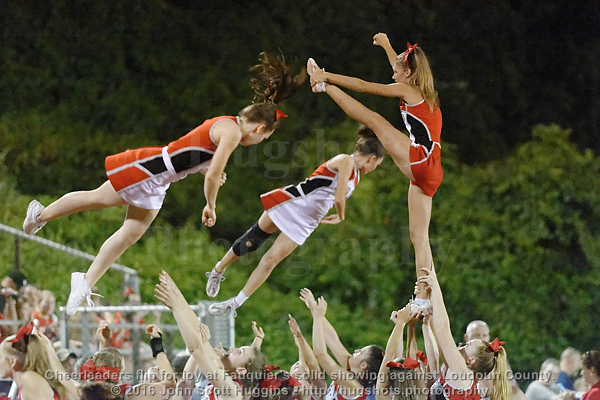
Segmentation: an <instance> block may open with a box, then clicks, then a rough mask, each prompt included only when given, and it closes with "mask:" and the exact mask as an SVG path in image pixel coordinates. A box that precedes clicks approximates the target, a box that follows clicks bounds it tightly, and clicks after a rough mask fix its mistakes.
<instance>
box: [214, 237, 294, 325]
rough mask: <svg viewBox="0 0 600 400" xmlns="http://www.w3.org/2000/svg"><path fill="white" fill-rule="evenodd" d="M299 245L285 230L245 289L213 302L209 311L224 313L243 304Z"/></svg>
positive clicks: (256, 269)
mask: <svg viewBox="0 0 600 400" xmlns="http://www.w3.org/2000/svg"><path fill="white" fill-rule="evenodd" d="M296 247H298V245H297V244H296V243H295V242H293V241H292V240H291V239H290V238H289V237H287V236H286V235H285V234H284V233H283V232H282V233H280V234H279V236H278V237H277V239H276V240H275V243H273V246H271V248H270V249H269V250H268V251H267V252H266V253H265V255H264V256H263V257H262V258H261V259H260V262H259V263H258V266H257V267H256V268H255V269H254V271H252V274H251V275H250V278H248V281H247V282H246V285H245V286H244V289H242V291H241V292H240V293H239V294H238V295H237V296H236V297H232V298H231V299H229V300H226V301H223V302H220V303H214V304H211V305H210V306H209V307H208V312H209V313H210V314H212V315H222V314H225V313H227V312H230V311H233V312H235V309H236V308H238V307H239V306H241V305H242V304H243V303H244V302H245V301H246V300H247V299H248V297H250V296H251V295H252V293H254V292H255V291H256V289H258V288H259V287H260V285H262V284H263V283H264V282H265V281H266V280H267V278H268V277H269V275H271V272H272V271H273V269H274V268H275V267H276V266H277V265H278V264H279V263H280V262H281V261H282V260H283V259H284V258H286V257H287V256H289V255H290V254H291V252H292V251H294V250H295V249H296Z"/></svg>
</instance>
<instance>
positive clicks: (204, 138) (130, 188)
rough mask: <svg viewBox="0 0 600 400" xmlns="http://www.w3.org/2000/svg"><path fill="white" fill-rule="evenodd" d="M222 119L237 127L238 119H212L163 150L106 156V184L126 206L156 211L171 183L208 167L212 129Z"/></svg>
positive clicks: (213, 142)
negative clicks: (117, 194) (235, 124)
mask: <svg viewBox="0 0 600 400" xmlns="http://www.w3.org/2000/svg"><path fill="white" fill-rule="evenodd" d="M224 120H231V121H234V122H236V123H237V124H239V119H238V117H231V116H224V117H215V118H211V119H207V120H206V121H204V123H202V125H200V126H198V127H196V128H195V129H193V130H192V131H190V132H189V133H187V134H186V135H185V136H182V137H180V138H179V139H177V140H175V141H173V142H171V143H169V144H168V145H166V146H164V147H142V148H139V149H134V150H127V151H125V152H123V153H119V154H115V155H112V156H108V157H106V160H105V167H106V175H107V176H108V179H109V180H110V183H111V184H112V186H113V188H114V189H115V190H116V191H117V192H118V193H119V195H121V197H122V198H123V199H124V200H125V201H126V202H127V203H129V204H132V205H134V206H136V207H140V208H144V209H148V210H155V209H160V208H161V206H162V202H163V200H164V197H165V194H166V192H167V189H168V188H169V186H170V184H171V183H172V182H176V181H178V180H181V179H183V178H185V177H186V176H188V175H189V174H194V173H196V172H198V171H200V170H201V169H206V168H208V166H209V165H210V161H211V160H212V157H213V155H214V153H215V151H216V150H217V144H216V143H215V140H214V139H213V130H214V128H215V126H216V125H217V124H218V123H219V122H221V121H224Z"/></svg>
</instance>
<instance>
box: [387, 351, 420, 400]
mask: <svg viewBox="0 0 600 400" xmlns="http://www.w3.org/2000/svg"><path fill="white" fill-rule="evenodd" d="M394 361H396V362H401V363H403V362H404V361H405V359H404V358H403V357H402V358H397V359H395V360H394ZM418 373H419V370H414V369H406V368H396V367H389V371H388V382H389V391H390V397H391V398H392V399H396V398H400V399H403V400H416V398H417V390H416V386H415V379H416V378H417V374H418Z"/></svg>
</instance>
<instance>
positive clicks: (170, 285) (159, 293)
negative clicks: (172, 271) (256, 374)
mask: <svg viewBox="0 0 600 400" xmlns="http://www.w3.org/2000/svg"><path fill="white" fill-rule="evenodd" d="M159 280H160V284H158V285H156V294H155V296H154V297H156V298H157V299H158V300H160V301H161V302H162V303H163V304H164V305H166V306H167V307H169V308H170V309H171V310H172V311H173V316H174V317H175V321H176V322H177V326H178V327H179V330H180V333H181V336H182V338H183V341H184V343H185V345H186V347H187V348H188V350H189V352H190V353H191V354H192V356H193V357H194V358H195V359H196V362H197V363H198V366H199V368H200V370H201V371H202V372H203V373H204V375H205V376H207V377H208V376H210V377H211V379H209V380H210V382H211V383H212V384H213V386H214V387H215V389H216V390H220V391H221V392H220V393H232V394H235V393H236V389H237V386H236V384H235V383H234V382H233V380H232V379H231V377H230V376H229V375H227V374H226V373H225V370H224V368H223V365H222V364H219V363H218V362H217V360H216V357H217V356H216V353H215V351H214V350H213V348H212V347H211V346H210V344H209V343H208V340H209V339H210V330H209V329H208V327H207V326H206V325H204V324H202V323H201V322H200V321H199V320H198V317H197V316H196V314H195V313H194V311H193V310H192V309H191V308H190V306H189V305H188V303H187V301H186V300H185V298H184V297H183V295H182V294H181V291H180V290H179V288H178V287H177V285H175V282H173V279H172V278H171V277H170V276H169V275H168V274H167V273H166V272H165V271H163V272H162V273H161V274H160V275H159Z"/></svg>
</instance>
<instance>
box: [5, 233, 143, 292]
mask: <svg viewBox="0 0 600 400" xmlns="http://www.w3.org/2000/svg"><path fill="white" fill-rule="evenodd" d="M0 232H6V233H10V234H11V235H13V236H14V237H15V269H16V270H19V269H21V240H22V239H26V240H31V241H32V242H35V243H39V244H41V245H44V246H46V247H50V248H51V249H55V250H59V251H62V252H63V253H67V254H71V255H73V256H75V257H79V258H83V259H84V260H88V261H94V259H95V258H96V256H93V255H91V254H88V253H85V252H83V251H80V250H77V249H73V248H71V247H68V246H65V245H62V244H60V243H56V242H53V241H52V240H48V239H44V238H42V237H39V236H35V235H28V234H26V233H25V232H23V231H21V230H19V229H15V228H13V227H11V226H8V225H4V224H0ZM110 268H111V269H112V270H115V271H118V272H120V273H121V274H122V275H123V282H124V286H130V287H131V288H132V289H133V290H135V291H136V292H137V293H139V292H140V282H139V278H138V274H137V271H136V270H135V269H132V268H129V267H126V266H124V265H121V264H117V263H114V264H112V265H111V266H110Z"/></svg>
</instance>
